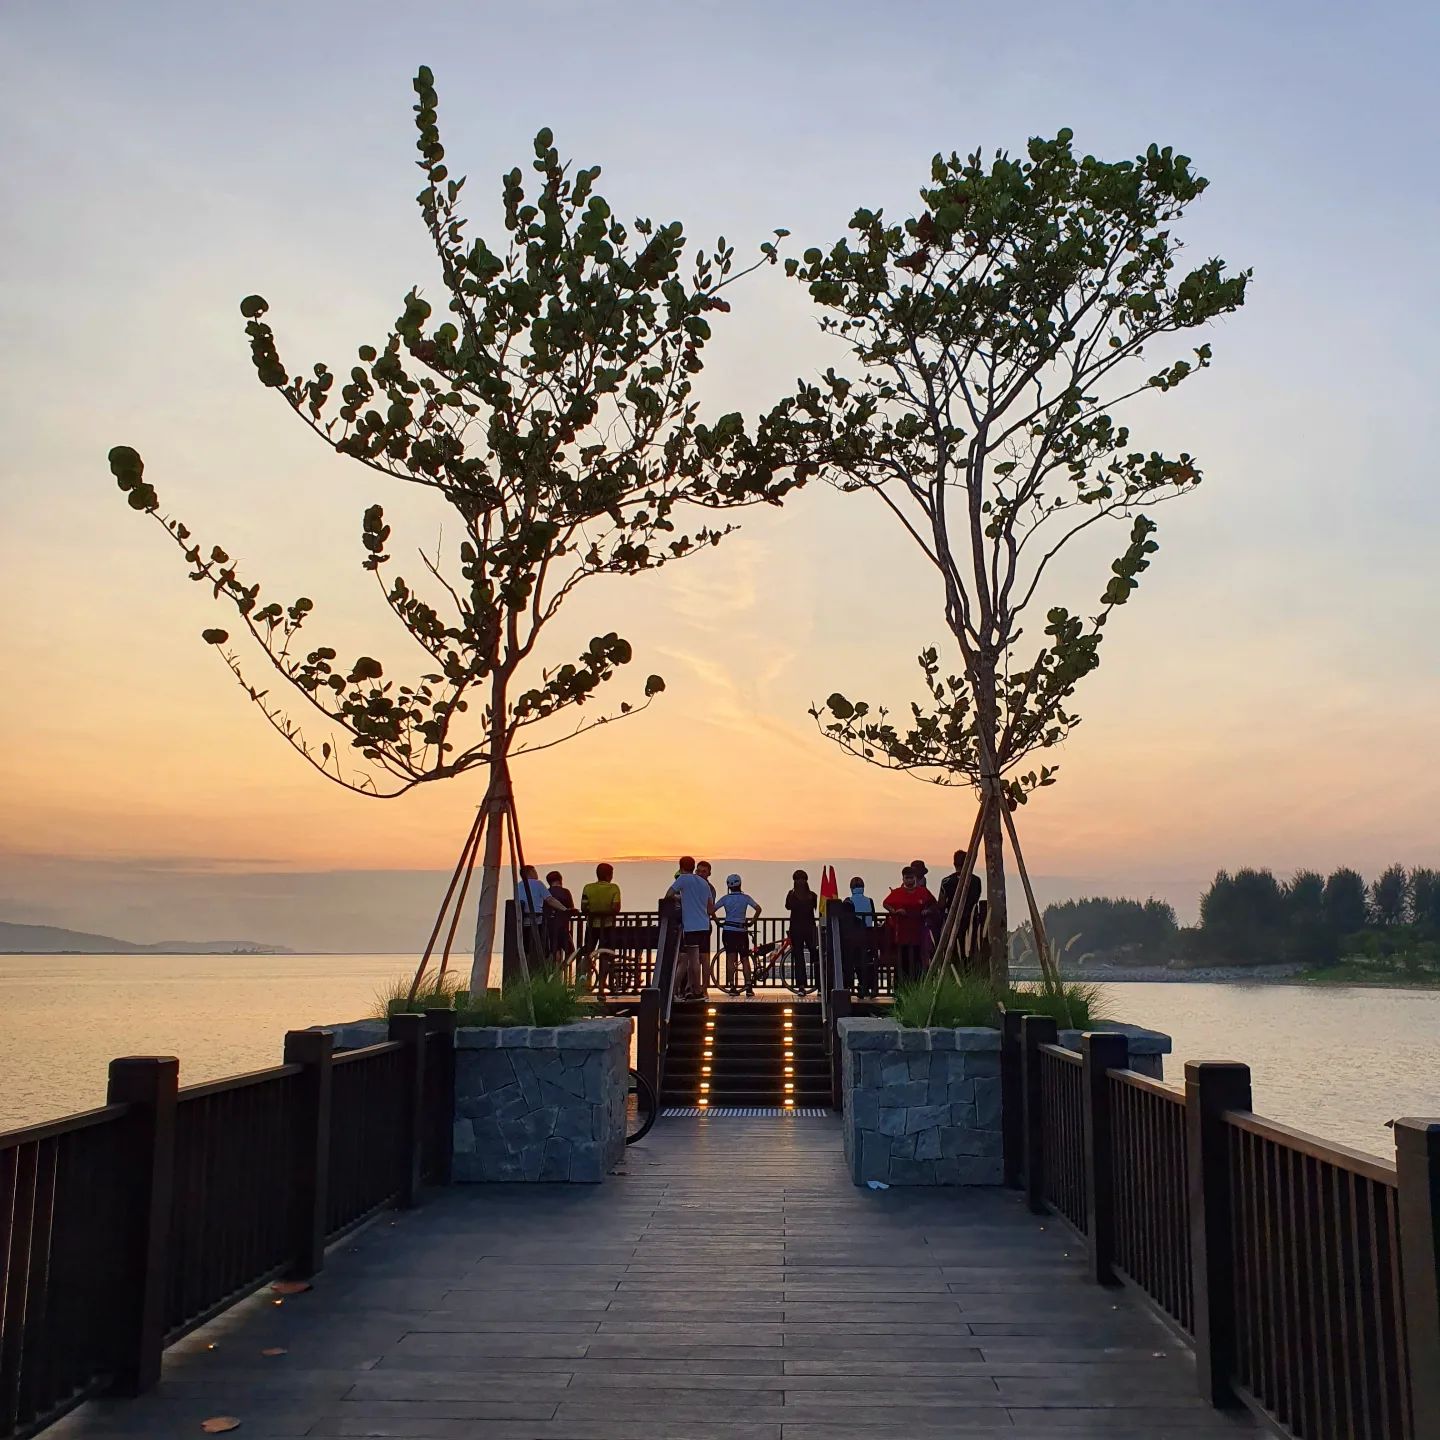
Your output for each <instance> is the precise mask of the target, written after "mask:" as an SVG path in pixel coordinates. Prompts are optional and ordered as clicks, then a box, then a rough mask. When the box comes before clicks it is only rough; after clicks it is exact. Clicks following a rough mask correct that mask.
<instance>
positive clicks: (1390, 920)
mask: <svg viewBox="0 0 1440 1440" xmlns="http://www.w3.org/2000/svg"><path fill="white" fill-rule="evenodd" d="M1409 909H1410V877H1409V876H1408V875H1407V874H1406V873H1405V867H1404V866H1403V865H1391V866H1390V867H1389V869H1387V870H1385V871H1384V872H1383V873H1382V874H1381V876H1380V878H1379V879H1378V880H1376V881H1375V883H1374V884H1373V885H1371V887H1370V913H1371V914H1372V915H1373V916H1374V918H1375V923H1376V924H1377V925H1380V926H1385V927H1388V926H1391V925H1403V924H1404V923H1405V920H1406V918H1407V915H1408V913H1409Z"/></svg>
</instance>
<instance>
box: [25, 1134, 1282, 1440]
mask: <svg viewBox="0 0 1440 1440" xmlns="http://www.w3.org/2000/svg"><path fill="white" fill-rule="evenodd" d="M1067 1251H1069V1247H1068V1245H1067V1241H1066V1237H1065V1235H1064V1233H1063V1232H1062V1231H1061V1230H1060V1229H1059V1228H1058V1227H1057V1226H1055V1225H1054V1224H1049V1223H1048V1222H1044V1221H1040V1220H1037V1219H1035V1218H1034V1217H1033V1216H1031V1215H1029V1214H1028V1213H1026V1211H1025V1209H1024V1207H1023V1205H1022V1204H1021V1202H1020V1201H1019V1199H1018V1198H1017V1197H1015V1196H1012V1195H1010V1194H1008V1193H1005V1194H1002V1193H998V1192H994V1191H965V1192H953V1191H952V1192H949V1193H942V1192H938V1191H908V1192H904V1191H895V1190H892V1191H888V1192H885V1193H876V1192H871V1191H868V1190H857V1189H855V1188H853V1187H852V1186H851V1185H850V1183H849V1181H848V1180H847V1178H846V1175H845V1172H844V1168H843V1164H842V1161H841V1157H840V1139H839V1132H838V1127H837V1122H835V1121H834V1120H828V1119H827V1120H813V1119H799V1118H794V1117H791V1118H780V1119H775V1120H765V1119H744V1120H723V1119H718V1118H716V1119H708V1120H702V1121H691V1120H670V1121H662V1122H661V1123H660V1125H658V1126H657V1127H656V1129H655V1131H654V1132H653V1133H652V1134H651V1136H650V1138H649V1139H648V1140H647V1141H646V1142H645V1143H644V1144H642V1145H640V1146H637V1147H635V1148H634V1149H633V1150H632V1151H631V1152H630V1154H629V1156H628V1157H627V1167H626V1173H624V1174H623V1175H619V1176H616V1177H613V1178H612V1179H610V1180H609V1181H607V1182H606V1183H605V1184H604V1185H603V1186H599V1187H596V1188H565V1187H534V1186H516V1187H513V1188H500V1187H487V1188H481V1187H464V1186H458V1187H456V1188H455V1189H453V1190H449V1191H445V1192H441V1193H438V1194H436V1195H434V1196H433V1197H432V1198H430V1199H429V1201H428V1202H427V1203H426V1204H425V1205H424V1206H423V1207H422V1208H421V1209H418V1210H414V1211H410V1212H406V1213H403V1214H399V1215H384V1216H382V1217H381V1218H380V1219H379V1220H378V1221H377V1222H376V1223H374V1224H373V1225H372V1226H371V1227H370V1228H369V1229H367V1230H365V1231H363V1232H362V1233H360V1234H359V1235H357V1236H354V1237H352V1238H351V1239H350V1240H348V1241H345V1242H342V1243H341V1245H340V1246H339V1248H338V1250H337V1251H334V1252H332V1253H331V1256H330V1258H329V1261H328V1268H327V1269H326V1271H325V1272H324V1274H323V1275H321V1276H320V1277H318V1279H317V1280H316V1283H315V1288H314V1289H313V1290H312V1291H311V1292H309V1293H308V1294H304V1295H300V1296H296V1297H294V1298H292V1299H287V1300H285V1301H284V1302H283V1304H280V1305H276V1304H275V1303H274V1302H273V1299H271V1298H270V1297H269V1296H268V1293H267V1294H265V1295H263V1296H262V1297H257V1298H256V1299H254V1300H251V1301H249V1302H246V1303H245V1304H243V1305H241V1306H239V1307H238V1308H236V1309H235V1310H232V1311H231V1312H229V1313H228V1314H227V1315H226V1316H224V1317H223V1318H222V1319H221V1320H219V1321H217V1322H215V1323H214V1324H212V1325H209V1326H207V1327H206V1328H205V1329H203V1330H200V1331H197V1332H195V1334H194V1335H192V1336H191V1337H189V1338H188V1339H187V1340H185V1341H183V1342H182V1343H181V1344H180V1345H179V1346H177V1347H176V1348H175V1349H174V1350H172V1351H170V1352H169V1354H168V1356H167V1361H166V1366H165V1376H164V1380H163V1382H162V1384H161V1386H160V1388H159V1389H158V1390H157V1391H156V1392H155V1393H154V1394H152V1395H149V1396H146V1397H144V1398H142V1399H139V1400H132V1401H107V1402H103V1403H96V1404H91V1405H88V1406H85V1407H83V1408H82V1409H81V1410H79V1411H77V1412H76V1413H75V1414H74V1415H72V1416H70V1417H69V1418H67V1419H66V1420H64V1421H62V1422H61V1423H60V1424H59V1425H57V1426H56V1427H54V1428H53V1429H52V1430H51V1431H50V1432H47V1433H48V1435H49V1436H50V1437H52V1440H61V1437H65V1440H72V1437H73V1440H81V1437H101V1436H111V1435H115V1436H119V1435H126V1436H141V1435H143V1436H146V1437H155V1440H160V1437H170V1436H176V1437H179V1436H184V1437H191V1440H193V1437H195V1436H197V1435H199V1434H200V1428H199V1427H200V1422H201V1420H203V1419H204V1418H205V1417H207V1416H213V1415H233V1416H236V1417H238V1418H239V1419H240V1420H241V1422H242V1426H241V1429H240V1430H239V1431H238V1432H237V1435H236V1440H246V1437H256V1440H260V1437H272V1436H275V1437H278V1436H305V1435H310V1436H332V1437H342V1436H408V1437H435V1440H441V1437H447V1440H448V1437H461V1436H464V1437H476V1440H530V1437H534V1440H540V1437H555V1440H567V1437H568V1440H612V1437H613V1440H622V1437H623V1440H628V1437H656V1440H685V1437H691V1440H709V1437H713V1440H890V1437H902V1436H906V1437H909V1436H917V1437H927V1436H950V1435H959V1434H967V1433H970V1432H982V1433H983V1432H986V1431H991V1432H996V1433H999V1434H1004V1435H1008V1436H1012V1437H1022V1436H1024V1437H1041V1436H1044V1437H1064V1436H1081V1435H1084V1436H1104V1437H1106V1440H1166V1437H1171V1436H1173V1437H1175V1440H1212V1437H1218V1436H1222V1435H1223V1436H1227V1437H1235V1436H1237V1435H1240V1434H1253V1433H1255V1431H1254V1430H1253V1429H1252V1427H1251V1425H1250V1424H1249V1422H1248V1421H1245V1420H1243V1419H1238V1418H1227V1417H1225V1416H1221V1415H1217V1414H1216V1413H1215V1412H1213V1411H1211V1410H1209V1409H1208V1408H1206V1407H1205V1406H1203V1405H1202V1404H1201V1403H1200V1402H1199V1400H1198V1399H1196V1398H1195V1382H1194V1375H1193V1367H1192V1366H1191V1364H1190V1361H1189V1357H1188V1355H1187V1354H1186V1353H1185V1351H1184V1350H1183V1349H1182V1348H1181V1347H1180V1346H1179V1345H1178V1344H1177V1343H1176V1342H1175V1341H1173V1340H1172V1339H1171V1338H1170V1336H1169V1335H1168V1334H1167V1332H1165V1331H1164V1330H1162V1329H1161V1328H1160V1327H1159V1326H1158V1325H1157V1324H1156V1323H1155V1322H1153V1321H1152V1320H1151V1319H1150V1318H1149V1317H1148V1316H1147V1315H1145V1314H1143V1313H1142V1312H1141V1311H1140V1310H1138V1309H1137V1308H1136V1307H1135V1306H1134V1305H1133V1304H1132V1303H1131V1302H1130V1301H1129V1299H1128V1298H1127V1297H1126V1296H1125V1295H1124V1293H1123V1292H1110V1291H1105V1290H1101V1289H1098V1288H1096V1287H1094V1286H1092V1285H1091V1284H1089V1283H1088V1281H1087V1280H1086V1279H1085V1276H1084V1273H1083V1270H1082V1262H1081V1259H1080V1252H1079V1251H1078V1249H1076V1250H1074V1251H1069V1253H1067ZM276 1346H283V1347H285V1351H286V1353H285V1354H283V1355H278V1356H270V1357H266V1356H264V1355H263V1354H262V1353H261V1352H262V1351H263V1350H264V1349H266V1348H271V1347H276ZM212 1347H213V1348H212Z"/></svg>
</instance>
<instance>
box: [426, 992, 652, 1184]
mask: <svg viewBox="0 0 1440 1440" xmlns="http://www.w3.org/2000/svg"><path fill="white" fill-rule="evenodd" d="M630 1026H631V1022H630V1021H629V1020H628V1019H605V1020H581V1021H579V1022H577V1023H576V1024H574V1025H561V1026H556V1027H553V1028H545V1027H539V1026H529V1025H507V1026H501V1027H493V1028H491V1027H484V1028H475V1029H466V1030H457V1031H456V1032H455V1158H454V1166H453V1171H452V1174H453V1178H454V1179H455V1180H456V1181H460V1182H465V1181H539V1180H544V1181H561V1182H564V1181H570V1182H590V1183H593V1182H595V1181H599V1180H602V1179H604V1177H605V1174H606V1172H607V1171H609V1170H611V1169H613V1168H614V1167H615V1165H616V1164H618V1163H619V1161H620V1159H621V1157H622V1156H623V1155H624V1154H625V1130H626V1117H625V1105H626V1093H627V1091H628V1089H629V1069H630Z"/></svg>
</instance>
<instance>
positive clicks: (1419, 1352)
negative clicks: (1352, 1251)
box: [1395, 1120, 1440, 1436]
mask: <svg viewBox="0 0 1440 1440" xmlns="http://www.w3.org/2000/svg"><path fill="white" fill-rule="evenodd" d="M1395 1179H1396V1185H1397V1188H1398V1195H1397V1200H1398V1202H1399V1216H1400V1280H1401V1287H1402V1291H1403V1294H1404V1304H1405V1338H1406V1348H1407V1350H1408V1352H1409V1353H1408V1355H1407V1357H1406V1358H1407V1360H1408V1362H1409V1368H1410V1404H1411V1409H1412V1411H1413V1415H1414V1419H1413V1421H1412V1423H1411V1426H1410V1433H1411V1434H1412V1435H1415V1436H1420V1435H1440V1120H1397V1121H1396V1122H1395Z"/></svg>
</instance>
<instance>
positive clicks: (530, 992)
mask: <svg viewBox="0 0 1440 1440" xmlns="http://www.w3.org/2000/svg"><path fill="white" fill-rule="evenodd" d="M458 1008H459V1023H460V1024H461V1025H545V1026H551V1025H573V1024H574V1023H575V1022H576V1021H577V1020H585V1019H588V1018H589V1017H590V1016H591V1015H593V1014H594V1006H593V1004H592V1003H591V1002H590V1001H589V999H588V998H587V996H586V994H585V991H584V990H583V989H582V988H581V987H580V986H579V985H577V984H576V983H575V982H574V981H572V980H571V979H569V977H568V976H567V975H566V974H565V973H564V972H563V971H561V970H556V969H553V968H550V967H546V968H544V969H538V970H536V971H535V972H534V974H533V975H532V976H531V978H530V981H529V982H528V984H527V982H525V981H524V980H513V981H511V983H510V984H508V985H506V986H505V988H504V989H503V991H499V992H496V991H487V992H486V993H485V994H483V995H467V996H466V997H465V999H464V1002H463V1003H462V1004H461V1005H460V1006H459V1007H458Z"/></svg>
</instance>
